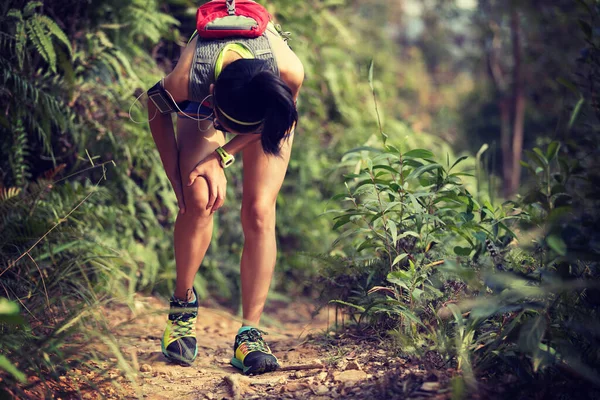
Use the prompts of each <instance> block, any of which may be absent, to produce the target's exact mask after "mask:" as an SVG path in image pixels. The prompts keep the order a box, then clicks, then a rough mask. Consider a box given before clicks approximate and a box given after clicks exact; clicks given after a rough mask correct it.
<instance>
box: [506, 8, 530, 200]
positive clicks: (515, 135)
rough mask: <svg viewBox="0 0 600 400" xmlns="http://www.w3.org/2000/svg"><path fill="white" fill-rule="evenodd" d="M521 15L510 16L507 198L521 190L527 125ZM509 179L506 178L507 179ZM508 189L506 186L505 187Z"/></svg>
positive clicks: (514, 13) (515, 11)
mask: <svg viewBox="0 0 600 400" xmlns="http://www.w3.org/2000/svg"><path fill="white" fill-rule="evenodd" d="M519 25H520V24H519V13H518V12H517V10H516V8H513V10H512V12H511V16H510V30H511V36H512V48H513V60H514V66H513V98H514V102H513V105H514V110H513V118H514V119H513V127H512V155H511V170H512V171H511V176H510V184H509V186H508V189H509V190H508V193H504V195H505V196H506V197H509V196H512V195H514V194H515V193H517V191H518V190H519V184H520V183H521V164H520V161H521V155H522V153H523V136H524V133H525V132H524V123H525V90H524V87H523V86H524V84H523V73H522V62H521V32H520V26H519ZM506 178H507V177H505V179H506ZM505 187H506V185H505Z"/></svg>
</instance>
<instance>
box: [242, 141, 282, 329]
mask: <svg viewBox="0 0 600 400" xmlns="http://www.w3.org/2000/svg"><path fill="white" fill-rule="evenodd" d="M292 140H293V138H292V137H290V139H289V140H288V141H285V142H283V143H284V144H283V147H282V150H281V156H280V157H274V156H267V155H266V154H265V153H264V152H263V150H262V147H261V144H260V142H256V143H254V144H252V145H250V146H248V147H247V148H246V149H244V151H243V160H244V181H243V182H244V189H243V197H242V228H243V230H244V250H243V252H242V261H241V265H240V273H241V278H242V308H243V317H244V325H252V326H258V324H259V322H260V317H261V315H262V311H263V308H264V306H265V301H266V299H267V294H268V292H269V286H270V285H271V278H272V277H273V270H274V269H275V261H276V258H277V244H276V241H275V202H276V200H277V194H278V193H279V189H281V185H282V183H283V179H284V177H285V173H286V170H287V166H288V163H289V160H290V153H291V150H292Z"/></svg>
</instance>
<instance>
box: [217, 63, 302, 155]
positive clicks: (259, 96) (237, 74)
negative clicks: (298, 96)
mask: <svg viewBox="0 0 600 400" xmlns="http://www.w3.org/2000/svg"><path fill="white" fill-rule="evenodd" d="M214 95H215V98H214V105H215V113H216V114H217V117H218V118H219V119H220V120H221V121H225V122H226V123H227V126H229V127H231V129H232V130H234V131H236V132H239V133H250V132H257V133H260V134H261V144H262V148H263V151H264V152H265V153H267V154H274V155H278V154H279V151H280V148H281V140H282V139H284V138H285V137H286V136H287V134H288V133H289V131H290V129H291V127H292V126H293V125H294V124H295V123H296V122H297V121H298V112H297V111H296V105H295V104H294V98H293V95H292V91H291V89H290V88H289V87H288V85H287V84H286V83H285V82H284V81H283V80H282V79H281V78H280V77H279V76H277V75H276V74H275V73H274V72H273V71H272V70H271V68H270V67H269V64H268V63H267V62H266V61H264V60H258V59H239V60H236V61H234V62H232V63H231V64H229V65H227V67H225V68H224V69H223V71H222V72H221V74H219V78H218V79H217V81H216V82H215V88H214ZM223 113H225V114H227V115H229V116H230V117H232V118H234V119H236V120H238V121H242V122H246V123H251V124H250V125H246V124H239V123H236V122H235V121H232V120H231V119H230V118H227V117H226V116H225V115H223ZM255 121H256V123H252V122H255Z"/></svg>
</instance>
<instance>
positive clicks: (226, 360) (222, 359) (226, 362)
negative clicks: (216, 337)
mask: <svg viewBox="0 0 600 400" xmlns="http://www.w3.org/2000/svg"><path fill="white" fill-rule="evenodd" d="M229 361H230V359H229V358H221V364H229Z"/></svg>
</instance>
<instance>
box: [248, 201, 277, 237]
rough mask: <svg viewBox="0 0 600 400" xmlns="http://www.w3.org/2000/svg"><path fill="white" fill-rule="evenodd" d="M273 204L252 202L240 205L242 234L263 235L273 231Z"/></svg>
mask: <svg viewBox="0 0 600 400" xmlns="http://www.w3.org/2000/svg"><path fill="white" fill-rule="evenodd" d="M275 213H276V211H275V202H270V201H252V202H248V203H247V204H246V203H243V204H242V228H243V229H244V233H245V234H248V233H264V232H271V231H274V230H275Z"/></svg>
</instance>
